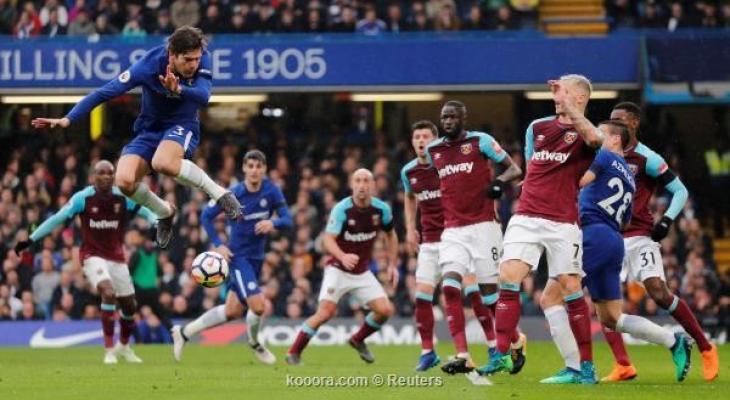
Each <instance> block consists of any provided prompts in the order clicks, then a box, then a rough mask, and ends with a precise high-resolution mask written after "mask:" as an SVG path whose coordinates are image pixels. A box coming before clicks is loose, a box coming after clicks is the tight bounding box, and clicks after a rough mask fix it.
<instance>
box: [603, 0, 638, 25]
mask: <svg viewBox="0 0 730 400" xmlns="http://www.w3.org/2000/svg"><path fill="white" fill-rule="evenodd" d="M636 6H637V5H636V0H606V13H607V14H608V17H609V18H610V20H611V25H612V26H613V27H618V28H626V27H632V26H635V25H636V21H637V7H636Z"/></svg>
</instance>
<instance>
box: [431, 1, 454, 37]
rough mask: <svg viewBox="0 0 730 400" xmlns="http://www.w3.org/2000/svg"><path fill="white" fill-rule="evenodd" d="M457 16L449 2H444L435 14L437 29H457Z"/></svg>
mask: <svg viewBox="0 0 730 400" xmlns="http://www.w3.org/2000/svg"><path fill="white" fill-rule="evenodd" d="M459 25H460V21H459V17H457V16H456V10H455V9H454V7H453V6H451V5H449V4H444V5H443V6H442V7H441V10H440V11H439V13H438V15H437V16H436V24H435V26H436V30H437V31H458V30H459Z"/></svg>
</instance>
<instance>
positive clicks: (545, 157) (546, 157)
mask: <svg viewBox="0 0 730 400" xmlns="http://www.w3.org/2000/svg"><path fill="white" fill-rule="evenodd" d="M568 157H570V153H558V152H557V151H547V150H541V151H538V152H536V153H534V154H533V155H532V159H533V160H535V161H557V162H559V163H561V164H562V163H564V162H566V161H568Z"/></svg>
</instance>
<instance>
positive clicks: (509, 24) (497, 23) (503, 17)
mask: <svg viewBox="0 0 730 400" xmlns="http://www.w3.org/2000/svg"><path fill="white" fill-rule="evenodd" d="M490 29H494V30H497V31H506V30H513V29H520V24H519V21H517V20H516V19H515V18H514V16H513V15H512V10H511V9H510V8H509V7H507V6H502V7H499V8H498V9H497V14H496V15H495V17H494V19H493V20H492V23H491V26H490Z"/></svg>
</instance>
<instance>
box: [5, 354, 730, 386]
mask: <svg viewBox="0 0 730 400" xmlns="http://www.w3.org/2000/svg"><path fill="white" fill-rule="evenodd" d="M136 350H137V354H138V355H139V356H140V357H142V358H143V359H144V364H141V365H129V364H126V363H124V361H122V360H120V363H119V364H118V365H115V366H106V365H103V364H102V355H103V354H102V349H101V348H100V347H77V348H72V349H58V350H55V349H54V350H39V349H27V348H4V349H0V399H3V400H10V399H33V400H36V399H38V400H40V399H53V400H59V399H99V400H111V399H125V400H130V399H254V400H258V399H261V400H272V399H282V398H285V399H289V400H304V399H317V400H322V399H326V400H337V399H347V400H352V399H370V400H376V399H381V398H382V399H391V398H393V399H395V398H397V399H419V400H426V399H439V400H446V399H454V398H458V399H460V400H461V399H472V398H479V399H511V400H531V399H539V400H551V399H570V400H579V399H589V400H599V399H626V400H628V399H641V400H650V399H657V400H667V399H690V400H716V399H722V398H725V399H728V398H730V369H729V368H728V367H727V365H728V364H727V363H728V362H730V345H724V346H721V347H720V363H721V369H720V377H719V378H718V379H717V380H715V381H714V382H711V383H707V382H705V381H704V380H703V379H702V364H701V359H700V356H699V353H698V352H697V348H696V347H694V348H693V354H692V364H693V365H692V370H691V371H690V374H689V376H688V378H687V380H686V381H685V382H683V383H677V382H675V381H674V378H673V366H672V364H671V361H670V356H669V354H668V352H667V351H666V350H665V349H663V348H660V347H657V346H631V347H630V348H629V353H630V355H631V357H632V359H633V362H634V365H636V367H637V369H638V371H639V378H638V379H636V380H634V381H632V382H623V383H619V384H600V385H595V386H580V385H569V386H553V385H540V384H539V383H538V380H539V379H541V378H544V377H546V376H548V375H551V374H552V373H553V372H556V371H557V370H558V369H559V367H560V361H559V358H558V355H557V352H556V350H555V348H554V346H553V345H552V343H548V342H540V343H537V342H531V343H529V344H528V355H527V356H528V359H527V365H526V366H525V369H524V370H523V371H522V373H521V374H519V375H517V376H508V375H499V376H496V377H493V378H492V381H493V383H494V384H493V385H492V386H475V385H473V384H472V383H471V382H469V381H468V380H467V379H466V378H465V377H464V376H447V375H445V374H443V373H442V372H441V371H440V370H439V369H438V368H435V369H433V370H431V371H429V372H428V373H426V374H421V375H417V374H416V373H414V372H413V367H414V366H415V363H416V358H417V356H418V354H419V349H418V348H417V347H415V346H375V345H373V346H371V350H372V351H373V353H374V354H375V357H376V362H375V363H374V364H371V365H366V364H364V363H363V362H361V361H360V360H359V358H358V357H357V355H356V354H355V352H354V351H353V350H352V349H350V348H349V347H310V348H308V349H307V350H306V351H305V353H304V357H303V361H304V365H302V366H300V367H289V366H287V365H285V364H283V363H282V358H283V354H284V352H285V350H286V349H284V348H273V349H272V350H273V351H274V353H275V354H276V355H277V357H279V363H278V364H277V365H275V366H266V365H261V364H259V363H258V362H257V361H256V360H255V359H254V357H253V355H252V354H251V352H250V351H249V349H248V348H247V347H245V346H244V345H243V344H236V345H232V346H229V347H202V346H196V345H191V346H188V347H187V348H186V349H185V353H184V355H183V362H182V363H179V364H178V363H175V362H174V361H173V360H172V355H171V348H170V347H167V346H137V348H136ZM438 351H439V354H440V355H441V356H442V358H445V356H446V355H448V354H450V352H452V351H453V348H452V346H451V344H449V343H444V344H441V345H439V348H438ZM471 351H472V355H473V356H474V357H475V361H476V362H477V363H479V364H481V363H484V362H485V361H486V354H485V348H484V347H483V346H472V348H471ZM595 353H596V354H595V355H596V365H597V368H598V371H599V374H606V373H607V372H608V371H609V369H610V368H611V365H612V364H611V359H610V357H609V351H608V347H607V346H606V345H605V344H604V343H599V344H597V345H596V349H595ZM376 374H377V375H379V376H380V377H383V378H384V380H386V383H385V384H384V385H383V386H376V385H375V384H374V383H373V379H374V378H373V376H374V375H376ZM388 375H392V376H397V377H399V378H398V379H401V380H402V381H404V384H403V386H388V384H387V380H388V379H389V378H388ZM328 376H331V377H335V378H334V379H338V377H366V378H365V379H367V382H366V384H367V386H365V387H296V386H291V385H296V384H298V383H307V379H309V378H307V379H305V378H304V377H328ZM415 376H423V377H433V378H432V380H431V383H432V384H433V386H422V387H413V386H408V384H409V381H410V383H411V384H412V383H413V379H414V378H411V377H415ZM287 377H289V381H288V380H287ZM436 378H439V379H436ZM352 379H355V378H352ZM390 379H391V380H392V379H393V378H390ZM310 380H311V379H310ZM321 382H322V384H326V382H325V381H321ZM343 382H345V381H344V379H343ZM361 382H362V381H361ZM423 382H428V380H427V379H422V382H421V383H423ZM439 383H440V385H439ZM288 384H289V386H288Z"/></svg>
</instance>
